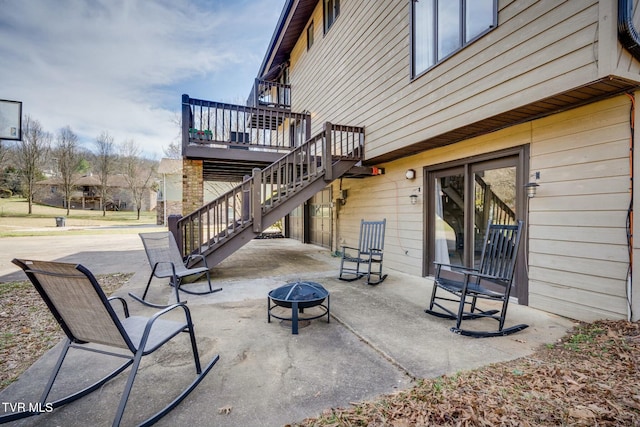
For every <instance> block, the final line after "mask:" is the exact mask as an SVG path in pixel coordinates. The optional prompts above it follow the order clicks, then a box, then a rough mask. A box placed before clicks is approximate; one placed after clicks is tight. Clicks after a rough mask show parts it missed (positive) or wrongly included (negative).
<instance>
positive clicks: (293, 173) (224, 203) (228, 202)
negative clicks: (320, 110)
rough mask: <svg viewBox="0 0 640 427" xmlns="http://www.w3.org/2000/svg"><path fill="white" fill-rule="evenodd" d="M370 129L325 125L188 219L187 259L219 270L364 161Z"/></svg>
mask: <svg viewBox="0 0 640 427" xmlns="http://www.w3.org/2000/svg"><path fill="white" fill-rule="evenodd" d="M363 149H364V129H362V128H359V127H353V126H342V125H334V124H331V123H328V122H327V123H325V126H324V127H323V130H322V132H320V133H319V134H318V135H316V136H314V137H312V138H310V139H309V140H307V141H306V142H305V143H304V144H302V145H300V146H299V147H297V148H295V149H293V150H292V151H290V152H289V153H287V154H285V155H284V156H282V157H281V158H280V159H279V160H277V161H276V162H274V163H272V164H271V165H269V166H268V167H266V168H264V169H254V170H253V175H252V176H251V177H249V178H247V179H245V180H244V181H243V182H242V183H241V184H239V185H238V186H237V187H235V188H233V189H232V190H230V191H229V192H227V193H225V194H223V195H222V196H220V197H218V198H217V199H215V200H213V201H211V202H209V203H207V204H206V205H204V206H202V207H201V208H199V209H198V210H196V211H194V212H192V213H190V214H189V215H186V216H184V217H182V218H181V219H180V220H179V221H178V224H177V230H176V231H177V233H176V234H177V236H176V240H177V241H178V242H179V245H180V246H181V250H182V253H183V255H185V256H186V255H188V254H195V253H198V254H202V255H204V256H205V257H206V259H207V264H208V266H209V267H214V266H215V265H217V264H219V263H220V262H221V261H222V260H224V259H225V258H227V257H228V256H229V255H231V254H232V253H234V252H235V251H237V250H238V249H240V248H241V247H242V246H244V245H245V244H247V243H248V242H249V241H251V240H252V239H253V238H255V237H256V236H257V235H259V234H260V233H261V232H262V231H264V230H265V229H267V228H268V227H270V226H271V225H272V224H274V223H275V222H276V221H278V220H279V219H280V218H282V217H284V216H285V215H287V214H288V213H289V212H291V211H292V210H293V209H295V208H296V207H297V206H299V205H301V204H302V203H304V202H305V201H306V200H308V199H309V198H311V197H312V196H313V195H314V194H316V193H317V192H319V191H320V190H322V189H323V188H325V187H326V186H327V184H329V183H330V182H331V181H333V180H334V179H337V178H339V177H341V176H343V175H344V174H345V173H347V171H349V170H350V169H351V168H352V167H354V166H356V165H357V164H358V163H359V162H360V161H361V160H362V155H363Z"/></svg>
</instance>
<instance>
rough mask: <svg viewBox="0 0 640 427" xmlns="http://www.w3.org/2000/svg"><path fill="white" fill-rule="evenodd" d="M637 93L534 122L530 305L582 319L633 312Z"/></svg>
mask: <svg viewBox="0 0 640 427" xmlns="http://www.w3.org/2000/svg"><path fill="white" fill-rule="evenodd" d="M629 109H630V100H629V99H628V98H627V97H626V96H619V97H616V98H613V99H610V100H607V101H602V102H599V103H595V104H592V105H590V106H587V107H582V108H578V109H575V110H571V111H568V112H566V113H562V114H558V115H555V116H552V117H548V118H545V119H541V120H537V121H535V122H533V123H532V140H533V144H532V145H531V163H530V164H531V171H532V172H536V171H538V172H540V181H539V184H540V187H539V190H538V195H537V196H536V198H534V199H532V200H531V201H530V205H529V236H528V237H529V240H528V241H529V305H531V306H532V307H537V308H541V309H544V310H546V311H551V312H554V313H559V314H563V315H565V316H569V317H572V318H575V319H581V320H595V319H599V318H603V317H607V318H625V317H626V315H627V311H626V310H627V308H626V295H625V285H626V274H627V268H628V265H629V255H628V249H627V245H626V230H625V223H626V214H627V208H628V206H629V201H630V193H629V182H630V181H629V158H628V155H629V138H630V125H629Z"/></svg>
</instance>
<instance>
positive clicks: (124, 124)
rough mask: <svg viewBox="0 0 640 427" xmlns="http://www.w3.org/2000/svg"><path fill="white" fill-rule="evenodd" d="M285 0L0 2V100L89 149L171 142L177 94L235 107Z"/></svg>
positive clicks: (151, 153) (151, 151)
mask: <svg viewBox="0 0 640 427" xmlns="http://www.w3.org/2000/svg"><path fill="white" fill-rule="evenodd" d="M284 2H285V0H0V99H6V100H12V101H21V102H22V103H23V106H22V109H23V111H22V113H23V117H24V116H25V115H29V116H30V117H31V118H32V119H35V120H38V121H39V122H40V123H41V124H42V127H43V129H44V130H46V131H48V132H51V133H52V134H54V135H55V134H56V133H57V132H58V130H59V129H60V128H62V127H65V126H69V127H71V130H72V131H73V132H74V133H76V134H77V135H78V137H79V140H80V143H81V144H82V145H83V146H85V147H86V148H88V149H94V145H93V144H94V141H95V139H96V137H97V136H98V135H99V134H100V133H101V132H105V131H106V132H108V133H109V134H110V135H111V136H112V137H113V138H114V142H115V143H116V144H120V143H122V142H124V141H125V140H133V141H134V142H135V143H136V144H138V146H139V147H140V148H141V149H142V151H143V153H144V155H145V156H146V157H148V158H152V159H156V160H159V159H160V158H161V157H163V149H165V148H166V147H167V146H168V145H169V144H170V143H171V142H175V141H179V132H180V130H179V128H178V124H177V123H176V120H177V119H179V112H180V108H181V100H182V94H183V93H186V94H188V95H189V96H191V97H192V98H199V99H205V100H211V101H221V102H229V103H234V104H244V103H245V102H246V99H247V97H248V96H249V92H250V91H251V87H252V85H253V80H254V78H255V77H256V75H257V74H258V69H259V68H260V65H261V63H262V59H263V58H264V55H265V52H266V49H267V47H268V44H269V41H270V40H271V36H272V34H273V31H274V29H275V27H276V24H277V21H278V18H279V16H280V12H281V11H282V7H283V6H284Z"/></svg>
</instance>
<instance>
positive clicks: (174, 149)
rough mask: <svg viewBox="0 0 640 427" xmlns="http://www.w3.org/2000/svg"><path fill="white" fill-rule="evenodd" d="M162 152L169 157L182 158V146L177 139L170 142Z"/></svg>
mask: <svg viewBox="0 0 640 427" xmlns="http://www.w3.org/2000/svg"><path fill="white" fill-rule="evenodd" d="M162 152H163V153H164V155H165V156H166V157H168V158H169V159H181V158H182V146H181V145H180V143H178V142H177V141H172V142H170V143H169V145H168V146H166V147H165V148H163V149H162Z"/></svg>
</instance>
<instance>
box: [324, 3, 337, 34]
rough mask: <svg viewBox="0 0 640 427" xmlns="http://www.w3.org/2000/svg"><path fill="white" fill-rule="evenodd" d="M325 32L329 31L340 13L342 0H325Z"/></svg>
mask: <svg viewBox="0 0 640 427" xmlns="http://www.w3.org/2000/svg"><path fill="white" fill-rule="evenodd" d="M323 10H324V32H325V33H326V32H327V31H329V28H331V26H332V25H333V23H334V22H335V20H336V18H337V17H338V15H340V0H324V9H323Z"/></svg>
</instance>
